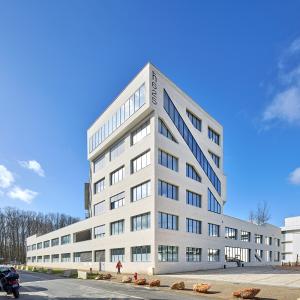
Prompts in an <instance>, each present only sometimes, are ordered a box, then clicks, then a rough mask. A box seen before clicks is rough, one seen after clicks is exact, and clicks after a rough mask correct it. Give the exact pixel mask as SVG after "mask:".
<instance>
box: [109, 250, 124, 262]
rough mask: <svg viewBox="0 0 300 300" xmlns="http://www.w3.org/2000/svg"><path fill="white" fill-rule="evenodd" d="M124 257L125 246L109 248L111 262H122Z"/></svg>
mask: <svg viewBox="0 0 300 300" xmlns="http://www.w3.org/2000/svg"><path fill="white" fill-rule="evenodd" d="M124 258H125V248H117V249H110V261H111V262H118V261H121V262H123V261H124Z"/></svg>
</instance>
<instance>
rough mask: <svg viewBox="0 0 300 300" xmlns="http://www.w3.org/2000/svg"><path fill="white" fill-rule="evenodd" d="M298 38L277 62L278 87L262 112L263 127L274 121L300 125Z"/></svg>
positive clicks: (299, 56) (299, 57) (267, 126)
mask: <svg viewBox="0 0 300 300" xmlns="http://www.w3.org/2000/svg"><path fill="white" fill-rule="evenodd" d="M299 54H300V38H298V39H295V40H294V41H293V42H292V43H291V44H290V46H289V47H288V48H287V49H286V51H284V53H283V54H282V56H281V58H280V60H279V64H278V79H279V85H280V87H279V88H277V92H276V93H275V94H274V95H273V98H272V101H271V102H270V103H269V104H268V105H267V107H266V108H265V110H264V112H263V116H262V121H263V123H264V125H265V128H270V125H272V123H274V122H276V121H277V122H278V121H279V122H284V123H288V124H290V125H300V55H299Z"/></svg>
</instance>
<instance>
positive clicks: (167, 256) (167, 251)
mask: <svg viewBox="0 0 300 300" xmlns="http://www.w3.org/2000/svg"><path fill="white" fill-rule="evenodd" d="M158 261H160V262H165V261H169V262H177V261H178V247H177V246H165V245H159V246H158Z"/></svg>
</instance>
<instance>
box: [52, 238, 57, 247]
mask: <svg viewBox="0 0 300 300" xmlns="http://www.w3.org/2000/svg"><path fill="white" fill-rule="evenodd" d="M57 245H59V238H55V239H52V240H51V247H54V246H57Z"/></svg>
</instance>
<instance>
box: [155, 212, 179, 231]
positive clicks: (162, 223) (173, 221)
mask: <svg viewBox="0 0 300 300" xmlns="http://www.w3.org/2000/svg"><path fill="white" fill-rule="evenodd" d="M158 226H159V228H163V229H170V230H178V216H175V215H171V214H167V213H163V212H159V213H158Z"/></svg>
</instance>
